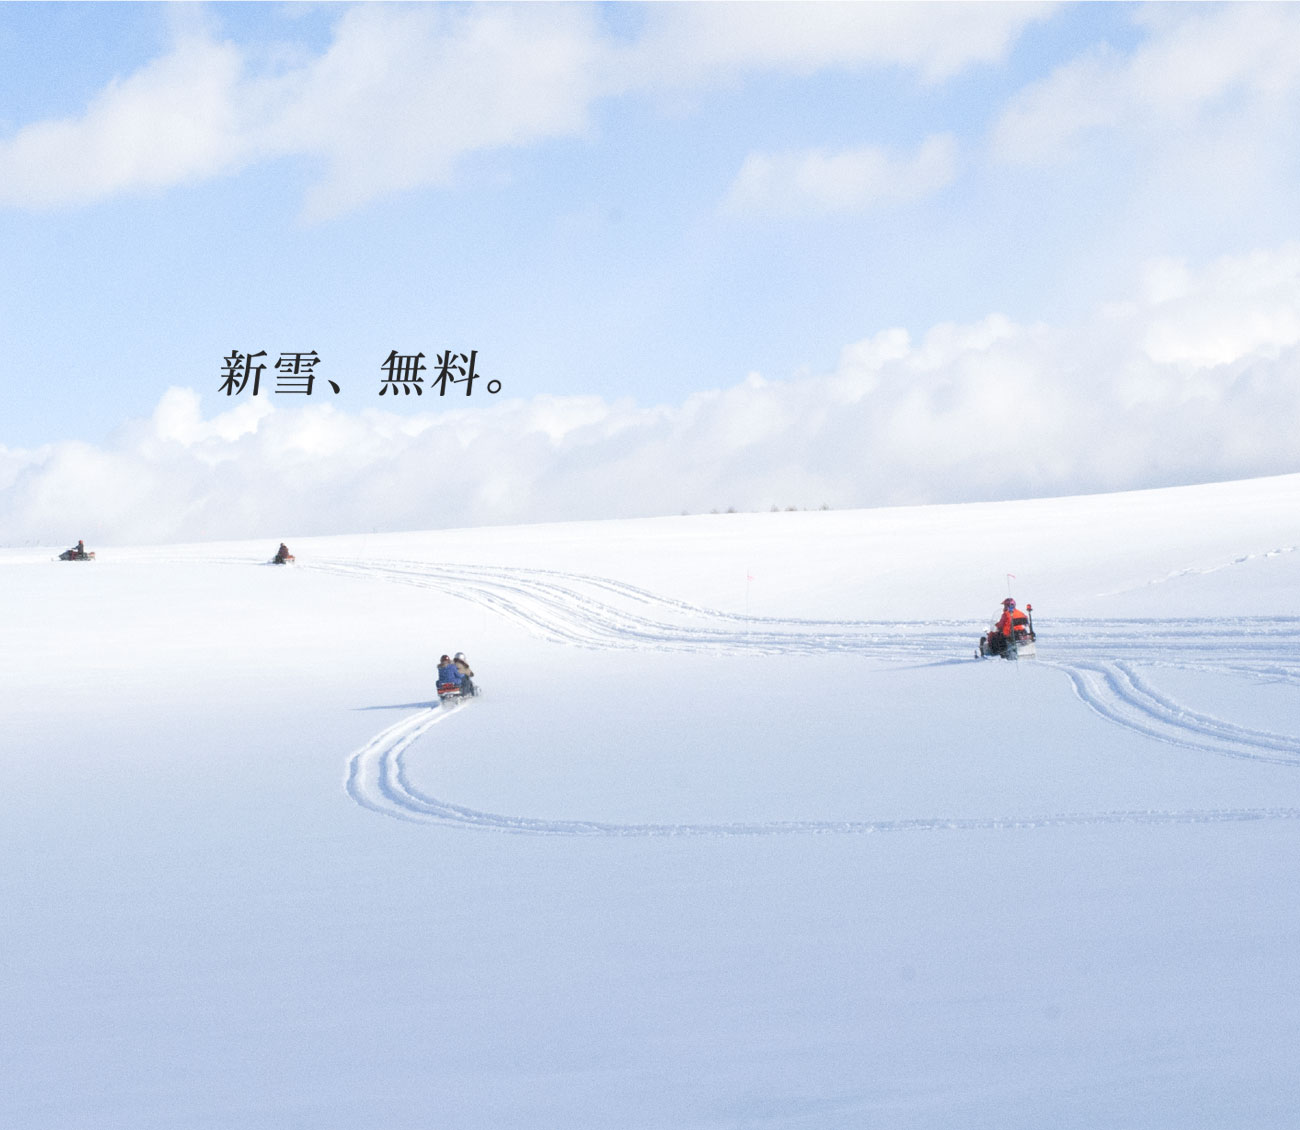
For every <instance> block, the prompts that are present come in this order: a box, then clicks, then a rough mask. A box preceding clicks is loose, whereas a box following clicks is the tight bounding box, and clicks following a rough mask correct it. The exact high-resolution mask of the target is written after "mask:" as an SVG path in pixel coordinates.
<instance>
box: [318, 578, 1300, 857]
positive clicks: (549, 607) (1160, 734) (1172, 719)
mask: <svg viewBox="0 0 1300 1130" xmlns="http://www.w3.org/2000/svg"><path fill="white" fill-rule="evenodd" d="M306 567H307V568H311V569H316V570H321V571H326V572H330V573H334V574H337V575H342V576H353V577H357V578H359V579H368V580H386V581H390V582H394V583H399V584H407V585H414V586H417V587H421V588H430V589H436V590H438V591H440V592H445V593H448V594H451V595H454V596H457V597H460V598H462V599H465V600H469V601H471V602H474V603H476V604H479V605H481V606H483V607H485V608H487V609H489V610H491V611H493V612H495V613H497V614H498V615H501V616H503V617H505V618H507V619H509V620H512V621H514V622H516V623H519V624H521V625H523V626H524V627H526V628H527V629H528V630H529V631H530V632H532V633H533V634H535V635H538V636H540V637H542V638H543V639H546V640H550V641H551V642H554V643H558V644H565V645H568V646H577V647H588V648H621V649H654V650H668V651H690V652H733V653H734V652H745V651H749V652H761V653H769V654H775V653H784V654H792V655H811V654H826V653H849V654H856V655H862V656H865V657H869V658H875V659H880V660H892V661H897V660H899V659H900V658H903V659H908V660H911V661H912V662H919V663H934V664H943V663H954V662H962V661H964V657H965V656H968V655H970V654H971V653H972V650H973V642H972V637H973V635H974V634H975V633H974V632H973V630H972V626H971V625H970V624H969V623H968V622H958V621H951V620H915V621H870V620H812V619H779V618H770V617H744V616H739V615H736V614H732V613H724V612H717V611H714V610H711V609H707V608H702V607H699V606H698V605H693V604H690V603H688V602H686V601H680V600H674V599H671V598H667V597H663V596H659V595H657V594H655V593H652V592H649V591H647V590H645V589H641V588H637V587H636V586H634V585H629V584H625V583H623V582H619V581H614V580H609V579H606V578H600V577H589V576H582V575H579V574H573V573H562V572H556V571H551V570H542V569H521V568H508V567H501V566H496V567H494V566H481V565H447V564H432V563H427V562H415V561H397V560H394V561H371V562H366V563H364V564H361V563H357V562H354V561H344V560H335V561H321V562H318V563H313V564H312V565H310V566H306ZM1051 636H1052V645H1051V655H1050V658H1044V659H1040V660H1038V662H1039V663H1040V664H1041V665H1045V666H1049V667H1053V668H1057V669H1059V670H1061V671H1062V672H1063V673H1064V674H1065V675H1066V676H1067V677H1068V678H1069V679H1070V682H1071V684H1072V686H1073V688H1074V691H1075V693H1076V694H1077V695H1078V697H1079V699H1080V700H1081V701H1082V702H1083V703H1084V704H1085V705H1087V706H1088V708H1089V709H1091V710H1093V711H1094V712H1095V713H1097V714H1098V715H1099V716H1100V717H1102V718H1104V719H1106V720H1107V721H1108V722H1111V723H1113V724H1115V725H1118V726H1122V727H1124V728H1125V729H1128V730H1131V731H1134V732H1136V733H1139V734H1142V735H1143V736H1144V737H1147V738H1152V739H1155V740H1158V741H1162V742H1166V743H1169V744H1173V745H1177V746H1181V747H1183V748H1186V749H1190V750H1197V751H1201V752H1206V753H1212V754H1216V755H1220V756H1226V757H1233V758H1246V759H1251V760H1256V761H1265V762H1271V763H1276V764H1285V765H1296V766H1300V736H1296V735H1292V734H1285V733H1277V732H1273V731H1269V730H1261V729H1254V728H1251V727H1248V726H1243V725H1240V724H1238V723H1235V722H1230V721H1228V720H1226V719H1221V718H1217V717H1214V716H1211V715H1208V714H1204V713H1201V712H1199V711H1196V710H1193V709H1191V708H1189V707H1188V706H1186V705H1184V704H1182V703H1179V702H1177V701H1175V700H1174V699H1172V698H1170V697H1169V696H1168V695H1166V694H1164V693H1163V692H1161V691H1160V690H1158V689H1157V688H1156V687H1154V686H1153V685H1152V683H1151V681H1150V679H1149V678H1148V677H1147V675H1146V674H1145V673H1144V672H1147V671H1150V670H1153V669H1156V668H1160V667H1165V668H1185V669H1190V670H1198V671H1210V672H1215V673H1219V674H1227V675H1232V676H1234V677H1237V678H1244V679H1248V680H1253V681H1258V682H1285V683H1291V684H1297V683H1300V618H1286V617H1280V618H1265V619H1255V620H1239V621H1237V622H1236V623H1235V624H1234V625H1233V626H1231V627H1227V626H1225V625H1224V624H1223V623H1222V622H1221V621H1211V620H1195V619H1183V620H1073V621H1072V620H1065V621H1054V622H1053V623H1052V628H1051ZM448 713H449V712H447V711H445V710H440V709H437V708H435V709H432V710H429V711H424V712H421V713H419V714H416V715H413V716H411V717H409V718H407V719H405V720H404V721H402V722H399V723H397V724H396V725H394V726H391V727H389V728H388V729H386V730H384V731H383V732H382V733H380V734H378V735H376V737H375V738H374V739H372V740H371V742H370V743H368V744H367V745H366V746H365V747H364V748H363V749H361V750H359V751H357V753H356V754H355V755H354V756H353V758H352V759H351V761H350V763H349V770H348V778H347V789H348V793H349V795H351V796H352V798H353V799H354V800H355V801H356V802H357V803H358V804H360V805H362V806H363V807H367V808H371V809H374V810H376V811H380V812H383V813H385V814H386V815H390V816H397V817H399V818H402V819H409V820H418V821H421V822H437V823H444V824H459V825H472V826H475V827H491V828H496V829H498V830H503V831H516V832H532V833H546V834H561V833H562V834H569V835H578V834H588V835H590V834H597V835H692V834H705V833H708V834H735V835H739V834H748V835H752V834H756V833H759V832H773V833H777V832H876V831H888V830H896V829H903V828H911V829H919V828H986V827H987V828H1003V827H1045V826H1059V825H1065V824H1085V823H1138V822H1140V823H1175V822H1177V823H1186V822H1204V821H1223V820H1246V819H1260V818H1270V819H1276V818H1288V819H1289V818H1294V817H1295V816H1296V815H1297V812H1296V811H1293V810H1290V809H1259V810H1256V809H1250V810H1234V809H1225V810H1211V811H1204V812H1113V813H1102V814H1095V815H1086V814H1073V815H1072V814H1064V815H1053V816H1044V817H1042V818H1035V819H1018V818H1007V819H992V820H946V819H935V820H907V821H868V822H861V823H855V822H849V823H845V822H830V823H815V822H814V823H777V824H754V825H744V824H740V825H618V824H601V823H594V822H585V821H546V820H532V819H528V818H522V817H506V816H496V815H492V814H490V813H482V812H477V811H475V810H472V809H466V808H461V807H459V806H456V805H452V804H448V803H447V802H445V801H441V800H438V799H436V798H434V797H431V796H428V795H426V794H423V793H421V792H420V791H419V790H418V789H416V788H414V787H413V786H412V785H411V783H410V780H409V777H408V776H407V774H406V771H405V762H404V754H405V751H406V750H407V748H409V746H410V745H411V744H412V743H413V742H414V741H415V740H416V739H418V738H419V737H420V736H421V735H423V734H424V733H426V732H427V731H428V729H429V728H430V727H432V726H433V725H435V724H436V723H437V722H440V721H441V720H442V719H443V718H445V717H447V716H448Z"/></svg>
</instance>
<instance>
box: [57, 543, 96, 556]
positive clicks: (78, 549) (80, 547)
mask: <svg viewBox="0 0 1300 1130" xmlns="http://www.w3.org/2000/svg"><path fill="white" fill-rule="evenodd" d="M59 560H60V561H94V560H95V554H94V551H93V550H90V551H88V550H87V549H86V543H85V542H84V541H82V540H80V539H78V541H77V544H76V545H74V546H73V547H72V548H71V549H65V550H64V551H63V552H62V553H60V554H59Z"/></svg>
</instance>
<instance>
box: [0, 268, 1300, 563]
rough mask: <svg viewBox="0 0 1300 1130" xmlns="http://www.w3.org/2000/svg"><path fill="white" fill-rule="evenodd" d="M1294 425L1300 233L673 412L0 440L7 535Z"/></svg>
mask: <svg viewBox="0 0 1300 1130" xmlns="http://www.w3.org/2000/svg"><path fill="white" fill-rule="evenodd" d="M1296 419H1300V245H1295V246H1291V247H1288V248H1286V249H1283V250H1282V251H1279V252H1277V253H1275V254H1268V255H1265V254H1253V255H1250V256H1246V257H1241V258H1230V259H1224V260H1221V261H1218V262H1216V263H1214V264H1212V265H1211V266H1210V268H1209V269H1207V270H1205V271H1203V272H1200V273H1196V272H1193V271H1191V270H1189V269H1188V267H1187V265H1186V264H1184V263H1181V262H1158V263H1153V264H1151V265H1150V267H1149V270H1148V272H1147V276H1146V279H1145V283H1144V286H1143V289H1142V291H1141V293H1139V294H1137V295H1135V296H1134V297H1133V299H1132V300H1131V301H1130V302H1128V303H1124V304H1112V305H1109V306H1107V307H1105V308H1102V309H1099V310H1097V311H1095V312H1094V314H1093V315H1092V316H1091V317H1090V318H1089V319H1087V320H1086V321H1085V322H1083V323H1082V324H1079V325H1075V326H1068V327H1052V326H1046V325H1018V324H1016V323H1015V322H1013V321H1011V320H1010V319H1009V318H1006V317H1003V316H1000V315H993V316H990V317H988V318H985V319H983V320H982V321H980V322H977V323H973V324H968V325H955V324H948V325H938V326H935V327H933V328H932V329H931V330H930V331H929V332H928V333H926V334H925V335H924V336H923V337H922V338H921V339H920V340H913V339H912V338H911V337H910V336H909V334H908V333H907V331H906V330H903V329H891V330H885V331H882V332H880V333H877V334H875V335H873V336H872V337H870V338H867V339H865V340H863V341H860V342H858V343H856V344H853V345H850V346H848V347H847V348H846V349H844V351H843V353H842V356H841V359H840V363H839V365H838V367H837V368H836V369H835V370H834V371H833V372H830V373H826V374H819V375H805V376H796V377H793V378H790V379H787V380H767V379H764V378H763V377H762V376H760V375H758V374H751V375H750V376H749V377H748V378H746V379H745V380H743V381H741V382H740V383H738V384H735V385H733V386H731V387H728V388H721V389H714V390H708V391H702V392H698V393H695V394H692V395H691V396H690V397H688V398H687V399H686V400H685V401H684V402H681V403H677V404H668V405H659V406H646V405H642V404H638V403H637V402H635V401H633V400H631V399H624V400H615V401H609V400H605V399H602V398H600V397H592V396H586V397H562V396H548V397H536V398H533V399H531V400H523V399H503V400H501V401H500V402H499V403H494V404H493V405H492V406H491V407H487V408H481V409H474V410H470V409H465V408H462V409H452V410H445V409H439V410H435V411H426V410H421V411H419V412H416V413H414V414H412V413H399V412H395V411H391V410H388V411H385V410H382V409H379V410H369V411H360V412H350V411H345V410H342V409H341V408H339V407H336V406H335V405H334V404H332V403H329V402H326V403H322V404H319V405H304V406H302V407H296V408H282V407H280V406H278V405H276V406H274V407H273V406H272V402H271V401H269V400H266V399H262V400H260V401H255V400H246V401H244V402H242V403H239V404H237V405H236V406H235V407H233V408H230V409H228V410H227V411H224V412H221V413H218V414H216V415H213V416H209V417H205V416H204V415H203V413H202V411H201V406H200V396H199V393H198V392H197V391H195V390H193V389H187V388H179V387H177V388H172V389H169V390H168V391H167V393H166V394H165V395H164V396H163V397H162V399H161V401H160V402H159V404H158V406H157V408H156V410H155V411H154V413H153V414H152V416H151V417H150V418H149V419H147V420H136V421H132V422H130V423H128V424H127V425H125V426H123V427H122V428H121V429H119V431H118V433H117V434H116V436H115V437H114V440H113V441H112V442H111V443H109V444H106V445H104V446H91V445H87V444H83V443H57V444H52V445H49V446H46V447H43V448H40V449H37V450H31V451H19V450H9V449H4V448H0V527H3V528H4V529H5V530H7V531H9V538H10V539H11V541H18V542H24V541H25V542H28V543H37V544H59V543H60V537H59V535H60V531H63V532H64V533H63V540H66V539H67V531H74V532H75V533H76V535H77V536H81V537H88V538H91V539H93V540H97V541H98V540H114V541H118V542H166V541H178V540H206V539H216V538H222V539H224V538H243V537H251V536H266V537H275V536H280V535H284V536H289V535H290V534H293V535H307V534H324V533H337V532H358V531H367V530H372V529H381V530H401V529H421V528H436V527H454V526H468V525H478V524H492V523H518V522H530V521H549V520H566V519H594V518H605V517H641V516H647V515H656V514H675V513H681V512H696V513H698V512H702V511H708V510H725V509H727V508H730V507H734V508H736V509H739V510H760V509H768V508H770V507H772V506H776V507H778V508H782V509H783V508H785V507H789V506H796V507H799V508H801V509H812V508H817V507H820V506H831V507H834V508H843V507H864V506H877V505H893V504H905V503H920V502H964V501H976V500H991V499H1000V498H1011V497H1030V496H1042V495H1051V494H1066V493H1072V492H1090V491H1108V490H1115V489H1125V488H1133V487H1142V486H1163V485H1170V484H1175V483H1181V482H1189V481H1207V480H1211V479H1232V478H1243V477H1249V476H1255V475H1267V474H1277V473H1284V472H1288V471H1292V470H1294V469H1295V467H1296V458H1295V455H1296V451H1295V438H1294V436H1295V433H1294V430H1293V429H1292V428H1288V427H1283V428H1279V427H1278V421H1279V420H1287V421H1294V420H1296ZM1171 431H1173V432H1175V433H1176V434H1177V435H1178V436H1179V437H1181V442H1180V443H1178V444H1176V445H1171V444H1169V443H1168V442H1167V437H1168V434H1169V433H1170V432H1171Z"/></svg>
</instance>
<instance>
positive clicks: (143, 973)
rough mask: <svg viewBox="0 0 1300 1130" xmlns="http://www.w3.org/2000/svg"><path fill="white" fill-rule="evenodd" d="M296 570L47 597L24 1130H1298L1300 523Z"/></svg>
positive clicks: (19, 638) (6, 731)
mask: <svg viewBox="0 0 1300 1130" xmlns="http://www.w3.org/2000/svg"><path fill="white" fill-rule="evenodd" d="M77 533H78V531H76V530H69V531H68V534H69V542H71V541H72V540H75V537H76V535H77ZM283 536H284V537H285V538H286V539H287V540H288V543H289V546H290V548H291V549H292V550H293V551H294V553H295V554H296V555H297V563H296V564H294V565H292V566H287V567H275V566H271V565H269V564H267V563H266V561H267V558H269V557H270V555H271V553H272V552H273V551H274V549H275V543H276V540H277V539H276V538H274V537H273V538H270V539H266V540H264V541H259V542H256V543H244V544H231V543H224V544H205V545H186V546H168V547H149V548H133V549H126V548H113V547H108V546H92V547H91V548H94V549H97V550H98V560H97V561H95V562H93V563H63V562H55V561H53V560H52V558H53V557H54V554H55V552H56V551H57V549H60V548H62V547H52V548H49V549H41V550H32V549H13V550H4V551H0V578H2V580H0V593H3V597H4V607H3V616H4V625H5V631H4V646H3V649H2V650H0V688H2V689H0V694H2V695H3V700H2V703H0V754H2V756H3V762H2V764H3V768H4V789H3V791H2V792H0V896H2V898H3V904H2V905H3V915H2V916H0V1126H4V1127H14V1128H21V1130H53V1128H59V1130H63V1128H78V1130H82V1128H85V1130H112V1128H123V1130H149V1128H158V1130H187V1128H239V1130H244V1128H267V1130H284V1128H303V1130H332V1128H340V1130H342V1128H347V1130H370V1128H374V1130H406V1128H411V1130H415V1128H419V1130H425V1128H444V1127H445V1128H462V1127H463V1128H471V1127H472V1128H480V1127H481V1128H484V1130H487V1128H491V1130H500V1128H503V1127H504V1128H513V1127H521V1128H522V1127H527V1128H548V1130H549V1128H554V1130H577V1128H585V1127H592V1128H597V1127H598V1128H609V1130H636V1128H642V1127H646V1128H648V1127H663V1128H697V1127H698V1128H736V1127H761V1128H764V1130H767V1128H801V1130H802V1128H818V1130H820V1128H841V1127H842V1128H855V1130H856V1128H861V1127H881V1128H891V1130H892V1128H896V1127H897V1128H911V1127H927V1128H929V1127H934V1128H953V1127H957V1128H970V1127H989V1128H998V1130H1007V1128H1017V1127H1024V1128H1033V1130H1045V1128H1052V1130H1059V1128H1063V1127H1079V1128H1088V1130H1097V1128H1110V1127H1132V1128H1170V1130H1175V1128H1176V1130H1187V1128H1191V1127H1207V1128H1232V1130H1240V1128H1247V1127H1277V1128H1288V1130H1290V1128H1294V1127H1295V1126H1296V1125H1297V1124H1298V1122H1300V1083H1298V1082H1297V1080H1298V1079H1300V1073H1298V1072H1297V1068H1296V1063H1297V1053H1300V901H1298V900H1297V898H1296V893H1297V874H1298V872H1297V868H1298V866H1300V695H1298V694H1297V683H1300V551H1298V550H1297V546H1298V545H1300V476H1290V477H1285V478H1278V479H1268V480H1255V481H1251V482H1243V483H1232V484H1222V485H1214V486H1203V487H1185V488H1176V489H1170V490H1164V491H1153V492H1144V493H1135V494H1124V495H1111V496H1105V497H1093V498H1076V499H1057V500H1040V501H1032V502H1021V503H1003V504H980V505H964V506H950V507H925V508H913V509H894V510H879V511H861V512H844V513H837V512H823V513H781V514H734V515H716V516H712V515H709V516H695V517H681V518H664V519H655V520H644V521H618V522H593V523H581V524H568V525H551V526H532V527H515V528H510V529H480V530H459V531H446V532H435V533H419V534H402V535H379V534H370V535H358V536H351V537H333V538H309V539H299V538H296V537H294V536H293V533H292V531H284V532H283ZM1008 573H1011V574H1014V575H1015V577H1014V580H1012V581H1011V582H1010V583H1011V588H1012V591H1013V592H1014V594H1015V595H1016V596H1017V597H1018V598H1019V599H1020V601H1021V603H1022V604H1023V603H1025V602H1030V603H1032V604H1033V605H1034V612H1035V625H1036V627H1037V629H1038V633H1039V658H1038V659H1037V660H1036V661H1034V662H1021V663H1009V662H1003V661H998V660H985V661H977V660H975V659H974V658H973V655H974V649H975V642H976V639H977V637H978V635H979V633H980V632H981V631H982V630H983V629H984V628H985V627H986V625H987V622H988V620H989V619H990V618H991V617H992V615H993V614H994V612H995V611H996V610H997V606H998V603H999V601H1000V599H1001V598H1002V597H1003V596H1004V595H1006V593H1005V591H1004V590H1005V587H1006V585H1007V579H1006V574H1008ZM751 578H752V579H751ZM457 650H464V651H465V652H467V653H468V655H469V657H470V660H471V662H472V663H473V665H474V667H475V669H476V671H477V673H478V676H479V681H480V682H481V684H482V686H483V688H484V690H485V694H484V695H483V697H482V698H480V699H478V700H476V701H474V702H472V703H469V704H466V705H465V706H462V707H459V708H456V709H454V710H446V709H443V708H440V707H439V706H438V705H437V702H436V698H435V697H434V694H433V683H434V666H435V663H436V660H437V657H438V655H439V654H441V653H442V652H444V651H445V652H454V651H457Z"/></svg>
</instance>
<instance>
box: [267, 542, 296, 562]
mask: <svg viewBox="0 0 1300 1130" xmlns="http://www.w3.org/2000/svg"><path fill="white" fill-rule="evenodd" d="M293 559H294V558H293V554H292V553H290V552H289V547H288V546H287V545H285V544H284V542H281V543H280V548H279V549H277V550H276V551H275V556H274V557H272V558H271V564H272V565H288V564H289V562H291V561H292V560H293Z"/></svg>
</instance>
